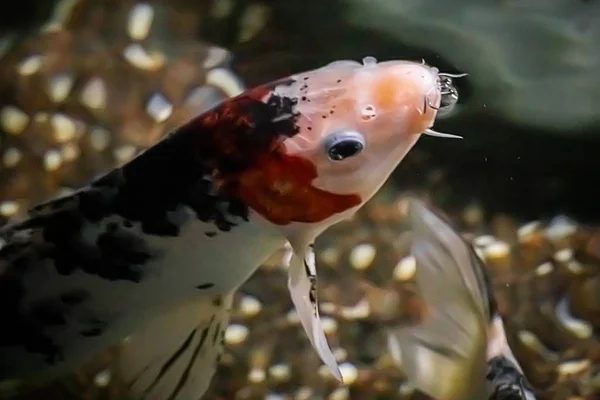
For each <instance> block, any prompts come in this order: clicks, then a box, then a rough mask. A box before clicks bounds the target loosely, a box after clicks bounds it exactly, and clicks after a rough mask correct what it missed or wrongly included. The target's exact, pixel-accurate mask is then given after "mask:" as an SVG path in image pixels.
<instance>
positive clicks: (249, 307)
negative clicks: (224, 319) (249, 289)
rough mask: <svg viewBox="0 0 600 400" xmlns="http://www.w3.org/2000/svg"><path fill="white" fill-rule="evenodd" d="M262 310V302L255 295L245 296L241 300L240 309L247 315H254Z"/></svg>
mask: <svg viewBox="0 0 600 400" xmlns="http://www.w3.org/2000/svg"><path fill="white" fill-rule="evenodd" d="M261 310H262V304H261V302H260V301H259V300H258V299H257V298H256V297H253V296H244V297H242V299H241V300H240V311H241V312H242V314H244V316H246V317H254V316H256V315H258V314H259V313H260V311H261Z"/></svg>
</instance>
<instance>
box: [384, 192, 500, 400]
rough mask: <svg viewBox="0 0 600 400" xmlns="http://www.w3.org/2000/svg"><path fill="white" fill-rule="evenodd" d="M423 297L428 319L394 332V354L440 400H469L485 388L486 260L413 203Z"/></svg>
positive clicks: (390, 337) (416, 381)
mask: <svg viewBox="0 0 600 400" xmlns="http://www.w3.org/2000/svg"><path fill="white" fill-rule="evenodd" d="M409 217H410V222H411V225H412V228H413V229H414V232H415V234H416V239H415V241H414V242H413V246H412V248H411V252H412V255H413V256H414V257H415V259H416V262H417V271H416V284H417V287H418V289H417V290H418V294H419V295H420V296H421V298H422V300H423V302H424V303H425V304H426V307H427V318H425V320H424V321H423V322H422V323H419V324H418V325H415V326H409V327H400V328H395V329H393V330H391V331H390V332H389V335H388V344H389V348H390V351H391V352H392V355H393V356H394V358H395V359H396V360H397V362H398V363H399V364H401V365H402V368H403V370H404V371H405V373H406V374H407V376H408V378H409V380H410V381H411V383H412V384H413V385H414V386H415V387H416V388H418V389H419V390H421V391H422V392H424V393H426V394H427V395H429V396H431V397H434V398H436V399H438V400H457V399H465V398H468V397H469V396H473V395H474V394H478V393H479V391H483V390H485V389H484V387H485V384H484V382H485V373H486V370H487V368H486V361H487V360H486V350H487V341H488V337H487V328H488V323H489V319H490V316H489V309H488V308H489V306H488V289H487V287H486V282H485V279H484V271H483V270H482V269H481V265H480V264H479V263H480V261H479V259H478V258H477V256H476V255H475V253H474V252H473V251H472V249H471V248H470V247H469V245H468V244H467V243H466V242H465V241H464V240H463V239H462V238H461V237H460V236H459V235H458V234H457V233H456V232H454V231H453V230H452V228H451V227H450V226H449V225H448V224H447V223H445V222H444V221H443V220H442V219H441V218H440V217H438V216H436V215H435V214H434V213H432V212H431V211H429V210H428V209H427V208H426V207H425V206H424V205H423V204H421V203H420V202H418V201H416V200H415V201H413V202H412V204H411V206H410V209H409Z"/></svg>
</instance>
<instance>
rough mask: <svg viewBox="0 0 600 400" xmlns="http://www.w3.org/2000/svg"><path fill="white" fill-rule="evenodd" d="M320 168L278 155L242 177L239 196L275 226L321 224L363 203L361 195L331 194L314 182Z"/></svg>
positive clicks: (299, 159)
mask: <svg viewBox="0 0 600 400" xmlns="http://www.w3.org/2000/svg"><path fill="white" fill-rule="evenodd" d="M316 177H317V169H316V168H315V166H314V164H313V163H311V162H310V161H309V160H306V159H304V158H301V157H297V156H291V155H287V154H283V153H282V152H274V153H271V154H268V155H265V156H264V157H262V158H261V159H260V160H259V161H258V163H257V164H256V165H255V166H253V167H252V168H250V169H249V170H247V171H245V172H244V173H242V174H240V176H239V177H238V179H239V181H238V184H239V187H238V196H239V197H240V199H241V200H242V201H244V203H246V204H248V205H249V206H250V207H252V208H253V209H254V210H255V211H256V212H258V213H259V214H260V215H262V216H263V217H265V218H266V219H267V220H269V221H271V222H272V223H274V224H278V225H286V224H289V223H291V222H306V223H311V222H319V221H323V220H325V219H327V218H329V217H331V216H332V215H334V214H337V213H341V212H343V211H346V210H348V209H349V208H352V207H355V206H357V205H359V204H360V203H361V198H360V197H359V196H358V195H354V194H351V195H342V194H335V193H330V192H327V191H325V190H322V189H319V188H316V187H314V186H313V185H312V181H313V180H314V179H315V178H316Z"/></svg>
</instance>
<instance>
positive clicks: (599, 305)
mask: <svg viewBox="0 0 600 400" xmlns="http://www.w3.org/2000/svg"><path fill="white" fill-rule="evenodd" d="M599 17H600V3H599V2H597V1H592V0H543V1H542V0H486V1H477V0H445V1H439V0H327V1H323V0H288V1H274V0H271V1H269V0H262V1H258V0H256V1H249V0H248V1H244V0H172V1H159V0H155V1H145V2H138V1H133V0H61V1H56V0H53V1H50V0H46V1H44V2H40V1H34V0H20V1H19V2H15V1H6V2H3V3H2V5H0V224H4V223H6V222H8V221H10V220H13V219H15V218H19V217H22V216H23V215H25V213H26V211H27V209H28V208H29V207H31V206H32V205H33V204H35V203H38V202H40V201H43V200H46V199H48V198H51V197H54V196H56V195H58V194H61V193H68V192H69V191H70V190H73V189H75V188H77V187H79V186H81V185H83V184H85V183H86V182H87V181H88V180H90V179H91V178H93V177H95V176H96V175H98V174H100V173H103V172H105V171H107V170H109V169H110V168H113V167H114V166H117V165H120V164H122V163H124V162H126V161H127V160H129V159H131V158H132V157H133V156H134V155H135V154H137V152H139V151H140V150H142V149H144V148H146V147H148V146H150V145H152V144H153V143H155V142H156V141H157V140H159V138H160V137H161V136H162V135H163V134H165V133H166V132H168V131H169V130H171V129H173V128H175V127H176V126H178V125H179V124H181V123H182V122H184V121H186V120H187V119H189V118H191V117H192V116H193V115H196V114H198V113H199V112H202V111H204V110H206V109H208V108H210V107H211V106H213V105H214V104H216V103H217V102H218V101H220V100H222V99H224V98H226V97H228V96H232V95H236V94H238V93H239V92H241V91H242V90H243V88H244V87H247V86H253V85H256V84H259V83H263V82H266V81H269V80H273V79H275V78H279V77H281V76H284V75H287V74H290V73H294V72H299V71H303V70H307V69H313V68H316V67H318V66H321V65H323V64H326V63H328V62H330V61H333V60H337V59H356V60H360V59H361V58H362V57H364V56H369V55H371V56H375V57H376V58H377V59H380V60H384V59H412V60H420V59H424V60H425V61H426V62H427V63H428V64H431V65H434V66H436V67H438V68H439V69H440V70H442V71H443V72H450V73H452V72H453V73H463V72H464V73H467V74H468V76H467V77H465V78H460V79H456V80H455V84H456V86H457V88H458V91H459V95H460V98H459V102H458V104H457V106H456V107H455V108H454V110H453V111H452V113H450V114H448V115H446V116H444V118H440V119H439V121H438V123H437V124H436V129H437V130H440V131H443V132H450V133H455V134H460V135H462V136H464V137H465V140H462V141H453V140H443V139H436V138H430V137H423V138H422V139H421V140H420V141H419V143H418V145H417V146H416V147H415V149H414V150H413V151H411V153H410V154H409V156H408V157H407V158H406V159H405V161H403V162H402V164H401V165H400V167H399V168H398V170H397V171H396V172H395V174H394V176H393V179H392V180H391V181H390V182H389V183H388V184H387V185H386V187H385V188H384V189H383V190H382V191H381V193H380V194H379V195H378V196H377V197H376V198H375V199H373V200H372V201H371V203H369V205H368V206H367V207H365V209H364V210H363V211H362V212H361V213H360V214H359V215H358V216H357V218H355V220H353V221H350V222H348V223H347V224H345V225H340V226H338V227H336V228H334V229H332V230H331V231H329V232H328V233H327V234H326V235H324V236H323V237H322V238H321V239H320V240H319V242H318V243H317V249H318V250H319V261H320V263H321V265H322V266H323V267H322V268H321V270H320V271H319V273H320V275H321V292H322V294H321V302H322V309H323V314H324V315H325V316H326V317H325V318H326V329H327V334H328V337H329V339H330V340H331V341H332V343H334V347H336V352H337V353H336V357H338V358H339V360H340V361H341V362H342V363H343V368H344V373H345V374H346V376H349V377H350V378H349V381H348V382H349V383H348V384H347V385H345V386H343V387H340V386H339V385H337V384H336V383H335V382H334V381H332V380H331V379H330V378H329V377H328V375H327V374H321V373H315V371H317V370H319V366H320V362H319V360H318V359H317V357H316V354H313V352H311V351H309V345H308V341H307V340H306V338H304V336H303V335H304V333H303V332H302V330H301V328H300V327H299V326H298V325H297V322H296V321H294V320H293V318H288V312H289V311H290V310H291V302H290V300H289V295H288V292H287V288H286V285H285V278H284V277H285V271H283V270H282V269H281V268H278V267H277V266H276V265H275V266H269V265H267V266H265V267H264V268H262V269H261V270H260V271H259V273H257V274H256V275H255V276H254V277H253V278H252V279H251V280H250V281H249V282H248V283H247V284H246V285H245V286H244V287H243V289H242V290H241V292H240V293H239V294H238V297H237V299H236V311H235V315H234V319H233V321H232V326H231V327H230V330H229V331H228V335H227V336H226V338H227V351H226V354H225V356H224V357H223V359H222V361H221V366H220V369H219V372H218V376H217V377H216V378H215V380H214V382H213V387H212V389H211V392H210V393H209V394H207V397H206V398H208V399H264V398H268V399H269V400H276V399H298V400H300V399H307V400H308V399H318V398H327V399H331V400H337V399H339V400H345V399H371V398H373V399H409V398H415V399H417V398H420V397H419V396H420V395H419V394H417V393H414V392H413V391H412V390H411V388H410V387H408V386H407V385H406V384H405V381H404V377H403V374H402V372H401V371H400V370H398V369H397V368H395V367H394V366H393V363H392V362H391V359H390V357H389V354H387V350H386V346H385V336H384V332H383V329H384V328H385V326H386V324H389V320H390V315H389V313H390V312H396V313H398V318H400V317H401V316H402V315H403V313H406V312H408V311H407V310H406V309H407V308H408V304H410V288H411V284H412V283H411V279H412V278H411V277H412V274H413V273H414V268H412V267H411V266H410V263H407V262H406V259H405V258H404V257H405V256H406V254H407V249H406V245H405V244H406V243H405V240H404V239H403V228H402V221H403V213H402V209H403V201H404V198H403V195H404V194H406V193H417V194H419V195H420V196H423V197H425V198H428V199H429V200H430V201H431V202H432V203H433V204H435V205H436V206H437V207H439V208H441V209H443V210H444V211H445V212H446V213H448V214H449V215H450V216H451V218H452V220H453V222H454V223H455V226H456V227H457V228H459V229H460V230H461V232H464V233H465V235H466V237H468V238H470V239H471V240H473V243H474V245H475V246H478V248H480V250H481V252H482V254H484V255H485V261H486V262H487V264H488V267H489V268H490V271H491V273H492V276H493V277H494V281H495V283H496V286H497V295H498V297H499V301H500V305H501V311H502V312H503V315H504V317H505V319H506V324H507V328H508V330H509V336H510V338H509V340H510V342H511V345H512V346H513V347H514V348H515V352H516V354H517V357H518V358H519V360H520V361H521V362H522V364H523V367H524V369H525V370H526V373H527V375H528V377H529V379H530V380H531V382H532V384H533V385H534V386H535V387H536V388H538V389H539V390H540V392H539V393H540V398H548V399H580V398H581V399H588V398H589V399H593V398H598V397H596V396H597V393H600V368H599V367H598V366H599V365H600V364H599V362H600V343H599V342H598V337H597V334H598V327H599V326H600V276H599V275H598V273H599V272H600V271H599V269H598V268H600V230H599V229H598V228H597V224H599V223H600V178H598V174H599V173H600V157H599V154H598V153H599V151H600V128H598V127H599V126H600V107H599V106H598V99H600V74H598V73H597V71H598V69H599V68H600V24H598V21H597V20H598V18H599ZM392 292H393V293H395V294H396V295H398V293H399V294H400V295H399V296H400V297H394V299H396V300H397V301H396V302H391V303H389V304H388V302H386V300H385V299H387V298H388V297H386V296H387V295H388V294H389V293H392ZM384 306H385V307H387V306H389V307H390V309H391V310H392V311H390V310H388V309H385V310H384V309H381V308H382V307H384ZM385 307H384V308H385ZM383 315H385V318H384V317H383ZM274 327H275V329H274ZM274 332H276V333H277V334H274ZM265 343H268V345H267V344H265ZM111 356H112V355H111V354H107V355H106V358H103V359H102V360H98V361H97V362H94V363H92V364H91V365H90V367H89V371H88V370H86V371H81V372H80V373H79V374H77V375H75V376H73V377H71V378H69V380H68V381H67V382H61V383H59V384H57V386H56V388H52V389H48V390H56V393H60V396H62V397H59V398H69V399H78V398H81V399H83V398H85V399H102V398H123V397H122V396H124V395H123V392H122V388H120V387H119V385H118V377H112V376H111V375H110V368H109V367H108V366H109V365H110V360H111ZM99 372H100V373H99ZM47 393H51V392H47ZM47 393H46V394H47ZM52 393H53V392H52ZM120 396H121V397H120Z"/></svg>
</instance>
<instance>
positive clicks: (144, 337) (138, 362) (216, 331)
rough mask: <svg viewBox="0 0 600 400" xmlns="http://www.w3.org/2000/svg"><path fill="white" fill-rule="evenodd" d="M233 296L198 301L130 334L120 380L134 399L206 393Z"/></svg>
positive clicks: (181, 399) (176, 399) (172, 399)
mask: <svg viewBox="0 0 600 400" xmlns="http://www.w3.org/2000/svg"><path fill="white" fill-rule="evenodd" d="M232 299H233V294H229V295H227V296H224V297H214V298H210V297H204V296H203V297H199V298H197V299H195V300H194V301H190V302H188V303H185V304H182V305H180V306H178V307H176V308H175V309H172V310H168V312H165V313H164V314H162V315H160V316H159V317H157V318H155V319H154V320H153V321H152V322H151V323H150V324H149V325H148V326H146V327H145V328H144V329H143V330H140V331H138V332H136V333H135V334H134V335H132V336H131V337H130V338H129V339H128V341H127V344H126V345H125V346H124V350H123V353H122V354H121V355H120V357H119V365H118V367H119V369H118V372H119V375H120V377H121V378H122V379H123V380H124V381H125V382H126V383H127V384H128V385H129V387H130V391H131V395H132V396H134V398H142V399H144V400H145V399H161V400H189V399H198V398H200V397H201V396H202V395H203V394H204V392H206V390H207V389H208V386H209V384H210V381H211V379H212V376H213V374H214V371H215V369H216V364H217V358H218V356H219V354H220V353H221V351H222V341H223V336H224V333H225V330H226V329H227V325H228V322H229V316H230V312H231V303H232Z"/></svg>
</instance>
